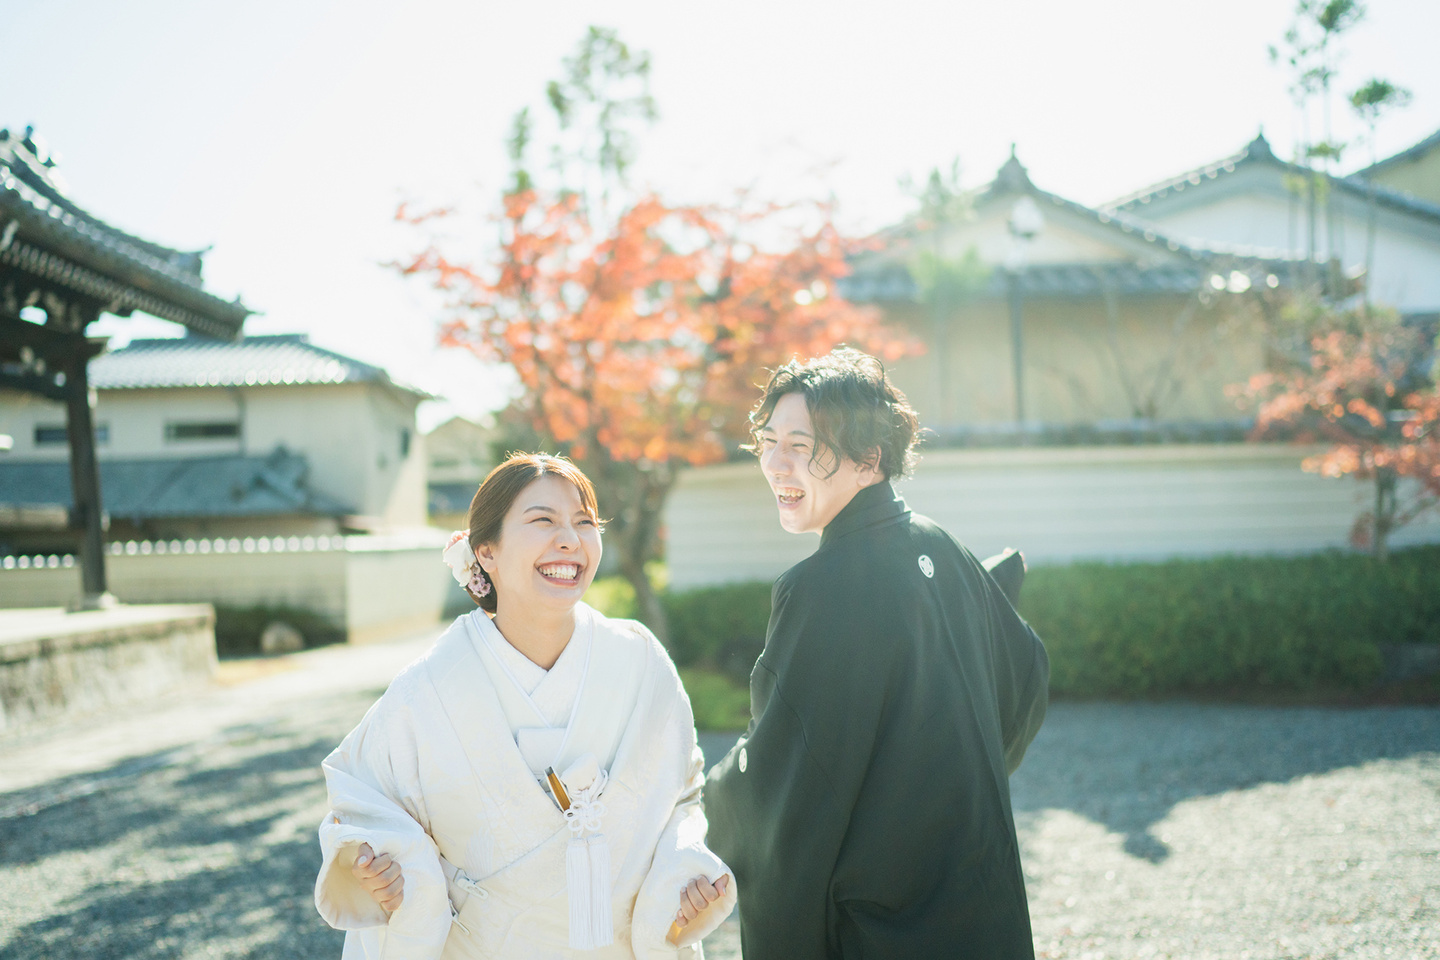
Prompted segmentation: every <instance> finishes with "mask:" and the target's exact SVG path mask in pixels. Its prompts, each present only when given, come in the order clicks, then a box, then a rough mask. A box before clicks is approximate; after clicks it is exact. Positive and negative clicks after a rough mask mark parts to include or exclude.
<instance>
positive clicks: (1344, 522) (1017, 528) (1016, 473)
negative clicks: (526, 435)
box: [665, 444, 1440, 588]
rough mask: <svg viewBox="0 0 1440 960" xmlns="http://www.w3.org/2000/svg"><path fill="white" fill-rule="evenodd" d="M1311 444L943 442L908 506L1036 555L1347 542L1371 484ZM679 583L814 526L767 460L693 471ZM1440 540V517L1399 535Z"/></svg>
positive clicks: (684, 511)
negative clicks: (789, 500) (1325, 460)
mask: <svg viewBox="0 0 1440 960" xmlns="http://www.w3.org/2000/svg"><path fill="white" fill-rule="evenodd" d="M1313 452H1315V451H1314V450H1308V449H1306V450H1302V449H1298V448H1294V447H1284V446H1268V445H1267V446H1262V445H1257V444H1219V445H1156V446H1145V447H1094V448H1084V447H1067V448H1032V449H1015V450H942V451H936V452H933V453H930V454H928V455H926V456H925V458H924V459H923V460H922V461H921V464H920V466H919V468H918V469H917V471H916V474H915V476H914V477H912V478H911V479H909V480H907V481H905V482H904V483H902V484H901V486H900V491H901V493H902V495H903V496H904V497H905V498H906V500H907V502H908V503H909V504H910V506H911V508H912V509H914V510H916V511H917V512H919V513H922V514H925V515H926V516H929V517H930V518H931V519H933V520H935V521H936V522H937V523H939V524H940V525H941V526H943V527H945V529H947V530H949V531H950V532H951V533H952V534H954V535H955V537H956V538H957V539H959V540H960V541H961V542H962V543H964V544H965V545H966V546H968V547H969V548H970V549H971V550H973V551H974V552H975V553H976V554H977V555H978V556H981V557H984V556H988V555H990V554H994V553H998V552H1000V551H1001V550H1002V549H1004V548H1006V547H1017V548H1019V549H1021V550H1023V551H1024V553H1025V556H1026V558H1027V559H1028V560H1029V561H1030V562H1031V563H1032V564H1054V563H1067V562H1071V561H1075V560H1105V561H1123V560H1160V559H1164V558H1167V557H1178V556H1211V555H1219V554H1266V553H1273V554H1294V553H1306V552H1312V551H1316V550H1323V549H1327V548H1342V549H1343V548H1346V547H1347V545H1348V536H1349V531H1350V527H1351V524H1352V523H1353V521H1354V518H1355V516H1356V514H1357V513H1358V512H1359V510H1360V509H1361V506H1362V500H1364V498H1365V497H1366V496H1367V495H1368V491H1369V488H1368V487H1364V486H1363V485H1361V484H1359V483H1357V482H1355V481H1353V480H1343V479H1342V480H1327V479H1324V478H1322V477H1319V476H1316V475H1314V474H1309V473H1304V472H1303V471H1301V469H1300V461H1301V460H1302V459H1303V457H1304V456H1305V455H1307V454H1309V453H1313ZM665 521H666V529H667V531H668V540H667V547H666V556H667V560H668V563H669V569H670V582H671V584H672V585H674V586H676V587H681V588H684V587H692V586H700V585H704V584H710V583H722V582H727V581H740V580H768V579H773V578H774V577H775V576H778V575H779V574H780V573H782V572H783V571H784V570H785V569H786V568H787V567H789V566H791V565H792V564H794V563H796V562H798V561H799V560H801V559H803V558H805V557H807V556H809V555H810V553H812V552H813V551H814V549H815V548H816V547H817V546H818V545H819V537H816V536H814V535H805V536H796V535H792V534H787V533H785V532H784V531H783V530H781V528H780V525H779V520H778V519H777V514H776V510H775V507H774V506H773V503H772V501H771V497H770V492H769V488H768V487H767V486H766V484H765V482H764V479H763V478H762V477H761V475H760V471H759V468H758V466H756V465H754V464H749V463H741V464H726V465H724V466H719V467H707V468H705V469H701V470H691V471H687V472H686V473H685V474H683V475H682V477H681V480H680V483H679V485H678V486H677V488H676V490H675V492H674V493H673V494H672V495H671V497H670V501H669V503H668V504H667V507H666V514H665ZM1437 541H1440V518H1437V517H1435V516H1434V515H1431V516H1430V517H1428V518H1427V519H1426V520H1424V521H1423V522H1419V523H1416V524H1413V525H1411V526H1409V527H1406V528H1404V529H1402V530H1401V531H1399V532H1398V533H1397V534H1396V535H1395V537H1394V538H1393V540H1392V542H1393V543H1394V544H1395V545H1396V546H1403V545H1406V544H1413V543H1425V542H1437Z"/></svg>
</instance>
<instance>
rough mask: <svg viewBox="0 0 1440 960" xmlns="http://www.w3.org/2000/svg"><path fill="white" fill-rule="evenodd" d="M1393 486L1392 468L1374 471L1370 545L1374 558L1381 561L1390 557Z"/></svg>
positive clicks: (1393, 511) (1394, 481) (1394, 504)
mask: <svg viewBox="0 0 1440 960" xmlns="http://www.w3.org/2000/svg"><path fill="white" fill-rule="evenodd" d="M1395 486H1396V476H1395V471H1394V470H1391V469H1389V468H1388V467H1381V468H1379V469H1378V470H1376V471H1375V537H1374V543H1373V545H1372V546H1373V548H1374V552H1375V559H1376V560H1379V561H1380V562H1381V563H1384V562H1386V561H1387V560H1389V559H1390V531H1391V530H1393V529H1395V507H1396V490H1395Z"/></svg>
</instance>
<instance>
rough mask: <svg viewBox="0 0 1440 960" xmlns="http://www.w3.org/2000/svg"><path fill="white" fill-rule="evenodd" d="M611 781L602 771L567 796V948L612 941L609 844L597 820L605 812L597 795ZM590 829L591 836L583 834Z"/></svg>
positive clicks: (599, 945) (589, 947)
mask: <svg viewBox="0 0 1440 960" xmlns="http://www.w3.org/2000/svg"><path fill="white" fill-rule="evenodd" d="M609 782H610V775H609V774H608V773H606V772H605V771H604V770H601V771H600V772H599V773H597V774H596V775H595V779H594V780H592V781H591V782H590V785H589V786H588V787H585V788H584V789H582V790H577V791H575V792H574V793H572V795H571V797H570V806H569V807H568V808H566V810H565V823H566V824H567V825H568V826H569V827H570V833H571V837H570V843H569V844H568V845H566V847H565V887H566V891H567V893H568V895H569V897H570V947H571V949H574V950H594V949H595V948H596V947H605V946H609V945H610V944H612V943H614V942H615V921H614V918H613V916H612V915H611V913H612V907H611V900H613V899H614V893H613V890H612V884H611V880H610V844H609V842H608V841H607V840H606V839H605V835H604V834H603V833H600V832H599V831H600V819H601V818H602V817H604V816H605V814H606V813H607V811H606V809H605V804H603V803H601V802H600V794H602V793H603V792H604V791H605V785H606V784H607V783H609ZM586 831H589V832H590V834H591V836H590V837H588V838H587V837H585V836H584V834H585V833H586Z"/></svg>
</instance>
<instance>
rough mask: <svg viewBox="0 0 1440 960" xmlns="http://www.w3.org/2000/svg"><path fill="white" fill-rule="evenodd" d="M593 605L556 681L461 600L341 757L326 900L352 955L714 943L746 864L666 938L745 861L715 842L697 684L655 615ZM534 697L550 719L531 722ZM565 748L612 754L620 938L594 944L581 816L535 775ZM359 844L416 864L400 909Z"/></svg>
mask: <svg viewBox="0 0 1440 960" xmlns="http://www.w3.org/2000/svg"><path fill="white" fill-rule="evenodd" d="M576 623H577V626H576V633H575V636H574V637H573V638H572V639H571V642H570V644H569V646H567V648H566V651H565V652H564V653H563V654H562V655H561V658H560V660H559V661H557V662H556V664H555V666H554V668H552V671H551V673H552V674H554V675H555V676H554V681H555V682H554V683H551V684H550V688H548V689H534V690H527V689H526V687H529V686H532V685H533V681H534V678H533V677H530V678H520V677H517V676H516V675H515V673H514V672H513V668H514V666H515V664H514V663H513V662H512V663H510V664H506V662H505V661H506V658H507V657H509V656H510V655H513V653H514V651H513V649H511V648H508V645H506V644H505V641H504V638H503V637H501V636H500V634H499V632H498V631H497V630H496V629H495V626H494V624H493V623H491V622H490V619H489V618H488V617H487V616H486V615H485V614H484V613H483V612H482V611H479V610H476V611H475V612H474V613H471V614H467V615H466V616H463V617H460V618H459V619H458V620H456V621H455V623H454V624H453V625H452V626H451V627H450V629H449V630H447V631H446V632H445V633H444V634H443V635H442V636H441V637H440V639H439V640H438V641H436V644H435V646H434V647H433V648H432V649H431V650H430V652H429V653H427V654H426V655H425V656H424V657H422V658H420V659H419V660H417V661H416V662H415V663H413V664H411V665H410V666H409V667H407V668H406V669H405V670H404V671H403V672H402V673H401V674H400V675H399V676H397V677H396V678H395V680H394V682H392V683H391V685H390V688H389V689H388V690H387V691H386V693H385V695H384V696H383V697H381V698H380V700H379V701H377V702H376V704H375V705H374V706H373V707H372V708H371V709H370V712H369V713H367V714H366V715H365V718H364V719H363V720H362V721H361V722H360V725H359V726H358V727H356V728H355V729H354V730H353V731H352V732H351V733H350V735H349V736H347V737H346V738H345V740H344V741H343V742H342V743H341V744H340V746H339V747H337V748H336V749H335V751H334V752H333V753H332V754H330V756H329V757H327V758H326V760H325V762H324V770H325V778H326V783H327V785H328V787H329V791H330V806H331V812H330V813H329V814H328V815H327V816H326V818H325V821H324V823H322V824H321V826H320V845H321V852H322V865H321V868H320V876H319V878H318V879H317V881H316V883H315V904H316V907H317V908H318V909H319V911H320V915H321V916H322V917H324V919H325V920H326V922H327V923H329V924H330V925H331V926H333V927H336V928H338V929H343V930H346V931H348V933H347V935H346V938H345V952H344V954H343V958H344V960H358V958H362V957H363V958H366V960H371V958H377V957H384V958H387V960H388V958H445V960H459V958H470V957H515V958H522V957H523V958H537V960H539V958H552V957H553V958H562V957H566V958H568V957H584V958H595V960H610V958H617V960H618V958H627V960H628V958H642V960H649V958H660V957H664V958H667V960H668V958H673V957H677V956H684V957H700V956H701V952H700V945H699V942H698V941H699V940H700V939H701V938H702V937H704V936H705V935H706V934H708V933H710V932H711V931H712V930H714V929H715V927H717V926H718V925H719V924H720V922H721V921H723V920H724V919H725V917H726V916H728V915H729V913H730V911H731V910H733V909H734V905H735V899H736V894H737V891H736V887H735V884H734V875H733V874H731V883H730V885H729V887H728V889H727V891H726V894H725V896H724V897H723V898H722V899H721V900H720V901H718V902H717V903H715V904H713V905H712V907H711V909H709V910H707V911H706V912H705V913H704V914H702V915H701V916H700V917H697V918H696V920H694V921H692V922H691V923H690V924H688V925H687V926H686V927H685V929H684V935H683V937H682V938H681V944H682V946H681V947H679V948H677V947H674V946H672V945H671V944H669V943H668V942H667V941H666V940H665V936H666V933H667V932H668V930H669V928H670V924H671V921H672V920H673V919H674V917H675V912H676V910H677V909H678V908H679V905H680V892H681V890H683V889H684V887H685V885H686V884H687V883H688V882H689V881H690V880H691V879H693V878H694V877H696V876H700V875H702V874H703V875H705V876H707V877H709V878H710V879H711V880H715V879H717V878H718V877H720V876H721V875H722V874H726V873H730V872H731V871H730V869H729V868H728V867H727V866H726V865H725V864H724V863H723V862H721V861H720V859H719V858H718V857H716V856H715V855H714V854H713V853H711V852H710V850H709V849H708V848H707V847H706V846H705V832H706V821H705V814H704V812H703V811H702V810H701V807H700V786H701V784H702V782H703V780H704V773H703V768H704V764H703V758H702V755H701V753H700V750H699V747H698V746H697V744H696V740H695V723H694V718H693V715H692V714H691V711H690V701H689V698H688V697H687V696H686V695H685V691H684V688H683V687H682V686H681V684H680V678H679V676H678V675H677V674H676V672H675V668H674V665H673V664H672V663H671V662H670V658H669V657H668V656H667V654H666V653H665V650H664V648H663V647H661V646H660V644H659V643H658V642H657V641H656V640H655V638H654V636H653V635H652V634H651V633H650V632H649V631H648V630H647V629H646V628H645V627H644V626H642V625H641V624H639V623H636V622H634V621H630V620H610V619H608V618H606V617H603V616H601V615H600V614H599V613H597V612H595V611H594V610H592V609H591V608H589V607H588V606H586V605H585V604H578V605H577V606H576ZM507 651H508V653H507ZM502 677H503V678H504V680H513V681H515V682H514V683H506V682H503V681H502V679H501V678H502ZM577 678H578V680H577ZM543 682H544V683H549V682H550V678H548V677H547V678H546V679H545V681H543ZM572 689H574V690H576V691H577V692H576V694H575V696H574V700H573V706H572V707H571V709H570V711H569V717H568V723H567V724H566V726H565V727H564V728H563V729H562V728H559V727H556V726H552V725H551V723H552V721H553V720H555V719H557V718H558V717H559V715H561V714H563V713H564V712H565V711H564V710H563V703H557V699H556V698H557V696H558V697H559V698H560V700H563V699H564V698H565V697H566V696H567V695H568V692H569V691H570V690H572ZM532 694H534V696H533V697H532V696H531V695H532ZM547 695H548V701H547V699H546V697H547ZM557 706H558V707H559V709H557ZM526 710H530V711H531V716H533V717H534V720H533V722H534V723H535V727H534V728H530V729H526V728H523V726H522V724H523V723H524V722H526V721H524V720H521V721H520V722H519V723H517V719H516V718H517V717H524V716H525V713H524V711H526ZM547 728H548V729H547ZM517 735H518V737H519V740H520V743H519V745H517V742H516V738H517ZM522 747H524V748H525V752H524V754H522V749H521V748H522ZM552 754H553V763H551V764H550V765H553V766H554V768H555V769H556V770H557V771H560V770H564V769H566V767H567V766H569V765H570V764H571V763H572V762H574V761H575V760H576V759H578V758H583V757H585V756H586V755H589V756H591V757H593V758H595V760H596V762H597V763H598V764H599V766H600V767H601V768H602V769H606V770H607V771H608V782H606V783H605V785H604V787H603V793H601V794H600V796H599V800H600V801H601V802H602V803H603V805H604V814H603V817H602V818H601V819H602V821H603V822H602V824H601V825H600V830H601V832H602V833H603V836H604V838H605V843H606V844H607V847H608V852H609V863H610V871H609V881H610V883H611V885H612V889H613V897H612V899H611V912H612V916H611V920H612V922H613V935H614V940H613V943H611V944H610V945H608V946H603V947H599V948H597V949H593V950H574V949H572V948H571V947H570V943H571V939H570V930H569V924H570V916H571V913H570V898H569V896H568V895H567V879H566V848H567V846H568V845H569V844H570V841H571V838H572V831H571V829H570V827H569V825H568V824H567V821H566V818H565V816H564V814H562V812H561V811H560V809H559V808H558V806H557V805H556V803H555V802H554V801H553V800H552V799H551V797H550V795H549V794H548V793H547V792H546V791H545V789H544V787H543V786H542V785H541V784H540V783H539V782H538V781H537V780H536V776H535V773H536V769H535V768H536V767H537V766H543V765H546V762H547V761H548V760H550V759H551V757H552ZM592 826H594V825H593V824H592ZM361 842H366V843H369V844H370V846H371V847H372V848H373V849H374V850H375V851H376V852H377V853H388V854H390V855H391V856H392V857H393V858H394V859H395V860H396V861H398V862H399V864H400V867H401V870H402V873H403V876H404V878H405V894H404V901H403V903H402V904H401V906H400V908H399V909H398V910H396V911H395V913H394V914H393V915H391V916H389V917H388V919H387V917H386V914H385V912H384V911H383V910H382V909H381V908H380V907H379V905H377V904H376V903H375V901H374V900H373V899H372V898H371V897H370V895H369V894H368V893H366V892H365V891H364V889H362V888H361V887H360V885H359V884H358V883H357V882H356V880H355V879H354V877H353V875H352V874H351V872H350V867H351V865H352V864H353V863H354V860H355V856H356V848H357V847H358V846H359V844H360V843H361Z"/></svg>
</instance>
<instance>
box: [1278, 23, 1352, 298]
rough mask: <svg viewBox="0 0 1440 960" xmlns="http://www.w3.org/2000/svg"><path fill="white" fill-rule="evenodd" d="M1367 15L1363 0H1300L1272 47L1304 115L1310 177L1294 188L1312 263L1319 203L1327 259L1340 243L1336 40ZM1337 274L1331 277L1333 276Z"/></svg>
mask: <svg viewBox="0 0 1440 960" xmlns="http://www.w3.org/2000/svg"><path fill="white" fill-rule="evenodd" d="M1364 17H1365V5H1364V4H1363V3H1362V2H1360V0H1298V2H1297V3H1296V5H1295V15H1294V19H1293V20H1292V21H1291V24H1290V27H1289V29H1287V30H1286V31H1285V41H1284V47H1283V48H1278V47H1275V46H1271V47H1270V59H1271V60H1272V61H1274V62H1277V63H1278V62H1281V61H1284V63H1285V64H1286V65H1288V66H1289V67H1290V69H1291V71H1292V75H1293V76H1292V80H1291V84H1290V96H1291V99H1292V100H1293V101H1294V103H1295V107H1296V111H1297V113H1298V114H1299V119H1300V136H1299V140H1298V142H1297V144H1296V148H1295V160H1296V162H1297V163H1300V164H1303V165H1304V166H1306V167H1308V168H1309V174H1308V175H1306V176H1302V177H1298V178H1292V182H1291V183H1290V187H1291V189H1293V190H1295V191H1296V192H1297V193H1299V194H1300V195H1301V196H1302V197H1303V198H1304V199H1305V200H1306V206H1307V208H1308V215H1307V218H1306V219H1307V234H1306V236H1307V254H1308V258H1309V260H1310V262H1311V263H1312V264H1313V263H1314V262H1315V260H1316V257H1317V256H1318V255H1319V253H1320V249H1319V238H1318V236H1317V232H1318V225H1319V219H1320V217H1319V214H1320V205H1321V203H1322V202H1323V203H1324V205H1325V223H1326V230H1325V237H1326V241H1325V242H1326V247H1327V250H1326V254H1325V257H1324V259H1325V262H1326V263H1329V264H1333V261H1334V257H1335V255H1336V253H1337V251H1336V250H1335V249H1334V244H1335V239H1334V238H1335V216H1334V214H1335V211H1334V206H1333V204H1332V203H1331V202H1330V190H1329V185H1330V178H1331V176H1332V175H1333V168H1334V166H1335V164H1337V163H1338V162H1339V161H1340V158H1341V155H1342V154H1343V153H1344V150H1345V143H1343V142H1342V141H1340V140H1338V139H1336V137H1335V136H1334V128H1333V125H1332V123H1331V120H1332V114H1331V89H1332V85H1333V83H1334V80H1335V76H1336V74H1337V72H1338V71H1339V61H1340V52H1341V51H1340V49H1339V47H1338V44H1337V41H1338V39H1339V38H1340V36H1341V35H1342V34H1344V33H1345V32H1346V31H1348V30H1349V29H1351V28H1352V27H1354V26H1355V25H1356V24H1357V23H1359V22H1360V21H1361V20H1363V19H1364ZM1317 100H1318V101H1319V108H1320V127H1321V133H1320V136H1319V137H1315V136H1314V135H1313V134H1312V133H1311V129H1312V128H1311V124H1312V122H1313V120H1314V118H1313V117H1312V116H1311V113H1312V109H1313V106H1314V103H1315V101H1317ZM1334 279H1337V278H1327V280H1334Z"/></svg>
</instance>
